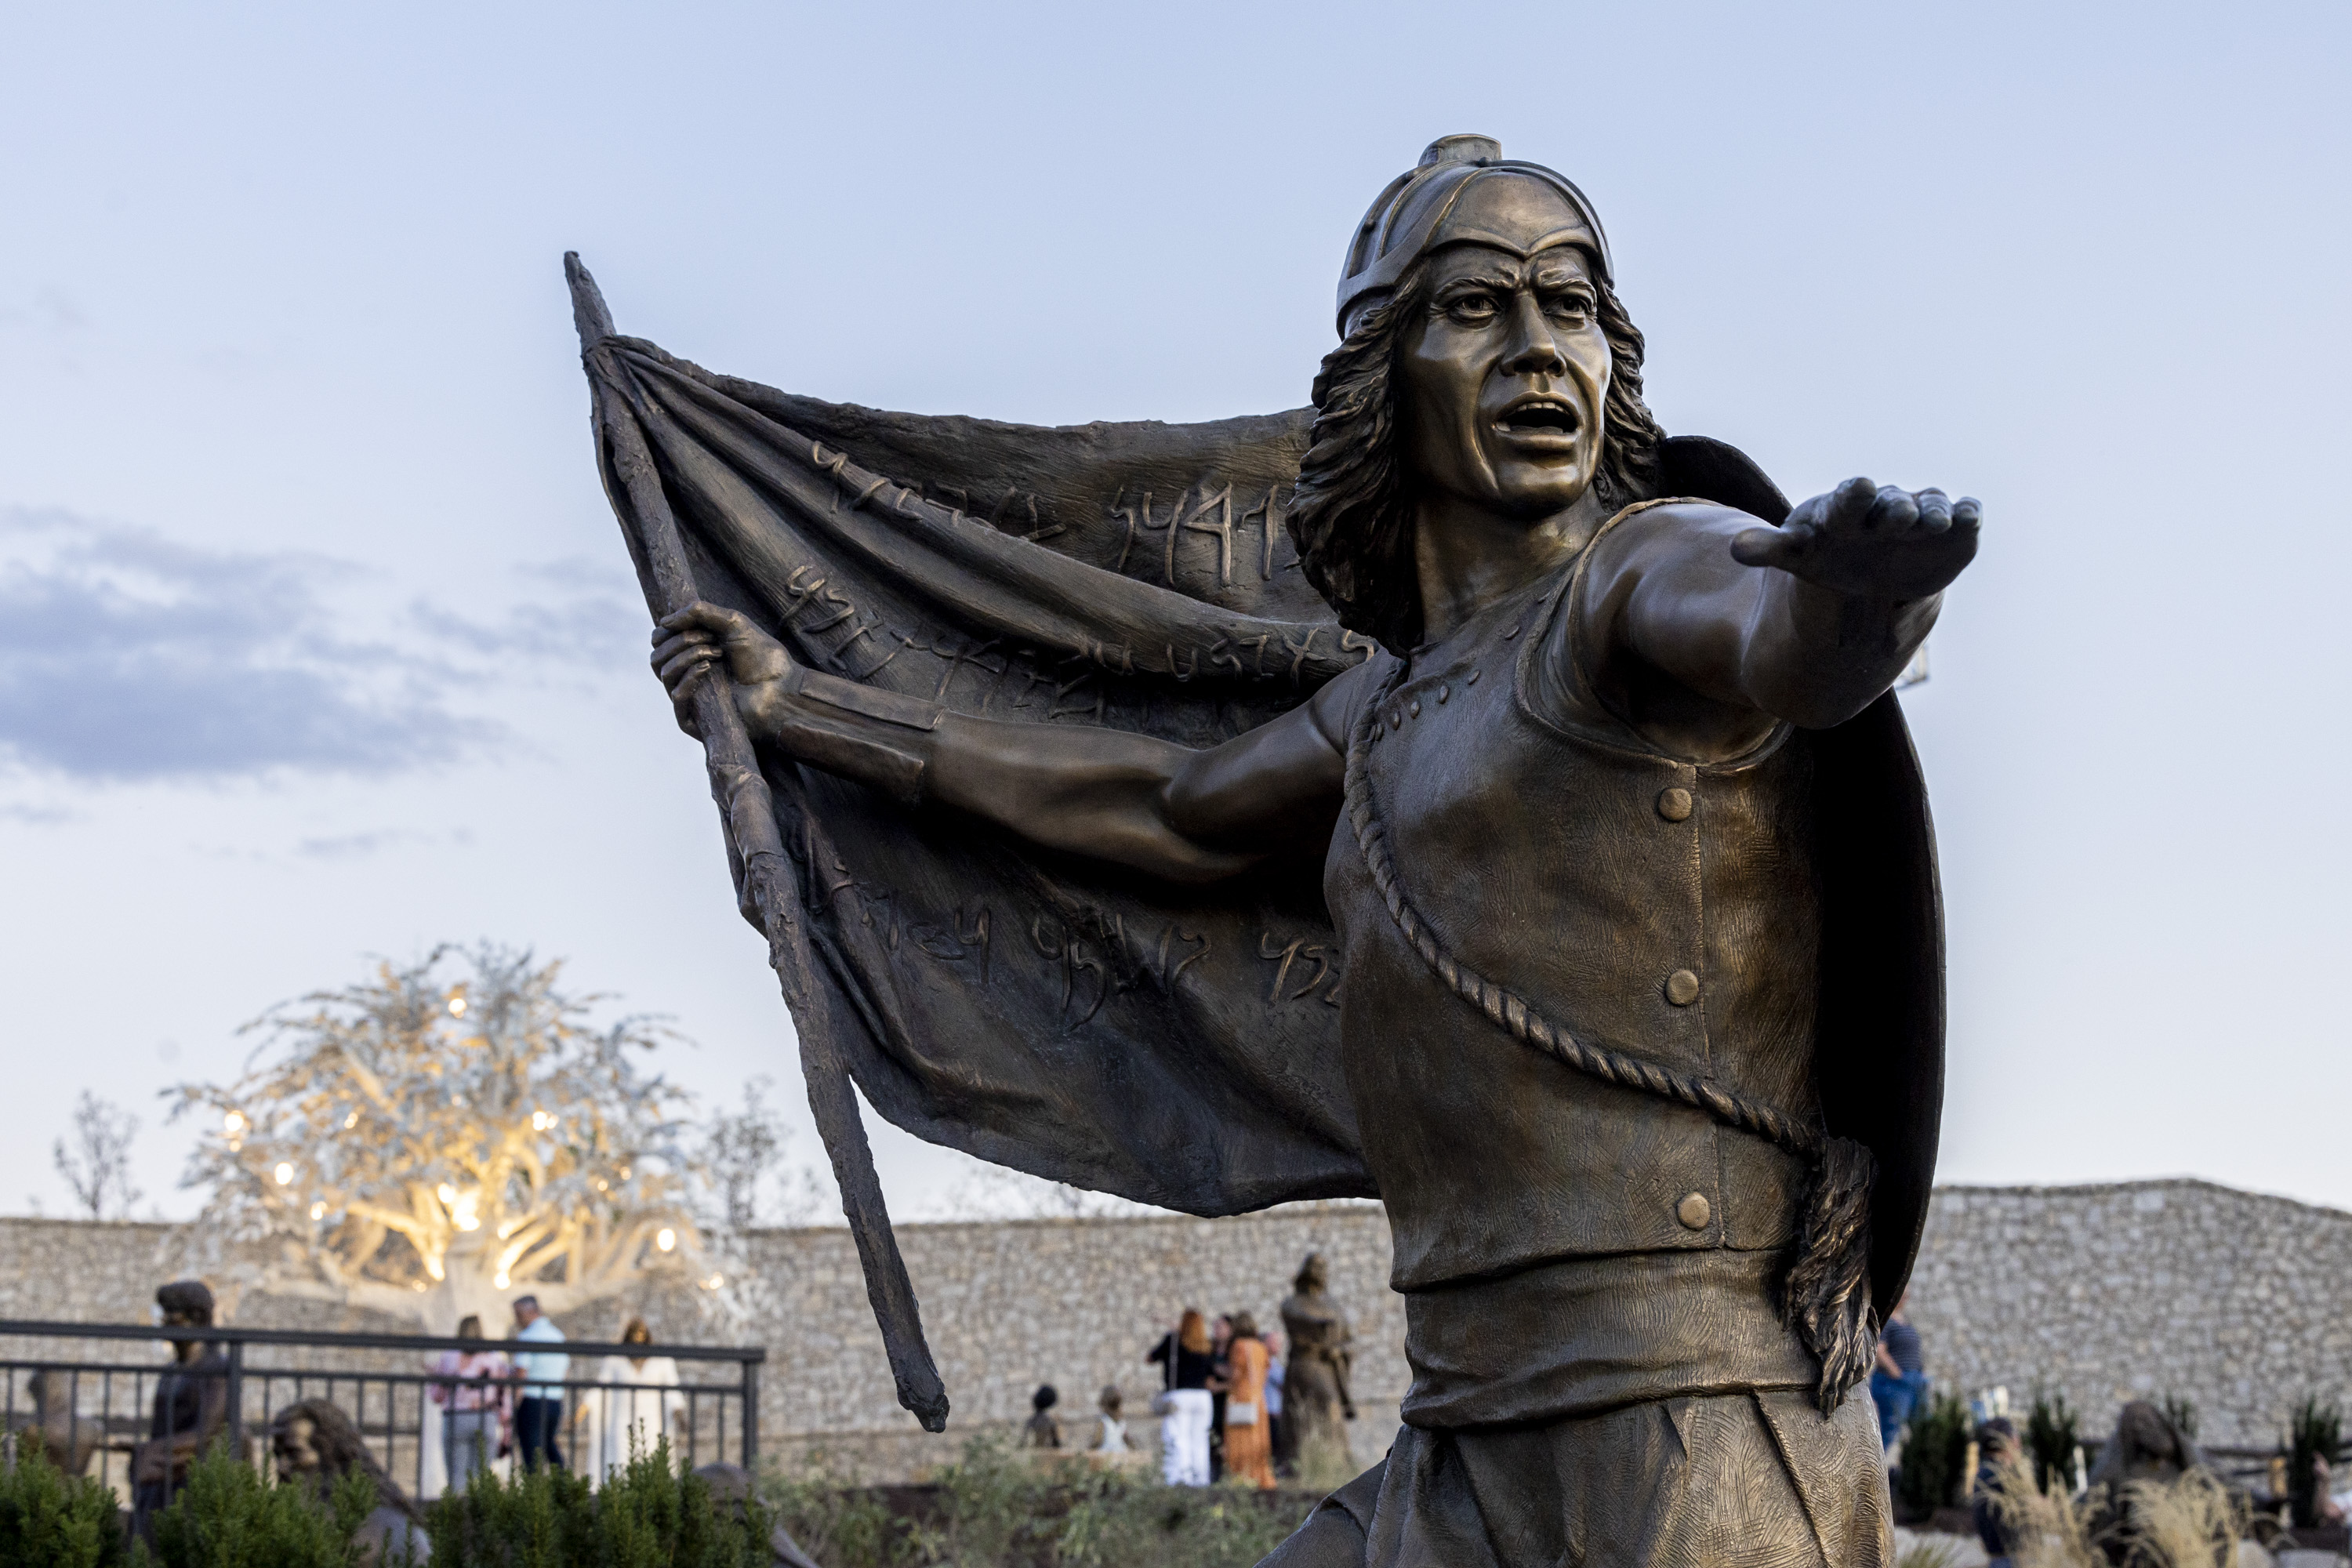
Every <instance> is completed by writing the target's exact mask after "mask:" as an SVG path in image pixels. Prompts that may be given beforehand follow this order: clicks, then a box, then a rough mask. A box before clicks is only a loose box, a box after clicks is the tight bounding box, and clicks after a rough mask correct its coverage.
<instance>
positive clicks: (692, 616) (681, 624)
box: [661, 599, 751, 636]
mask: <svg viewBox="0 0 2352 1568" xmlns="http://www.w3.org/2000/svg"><path fill="white" fill-rule="evenodd" d="M661 624H662V625H663V626H664V627H666V628H667V629H668V630H670V631H673V632H682V631H685V630H686V629H687V628H688V627H689V626H699V627H701V628H702V629H703V630H705V631H710V632H717V633H719V634H720V635H721V636H725V635H726V634H728V633H730V632H732V631H734V630H735V629H736V628H738V627H739V626H750V625H751V622H749V621H747V620H745V619H744V618H743V615H742V612H740V610H730V609H728V608H726V607H725V606H723V605H714V604H712V603H711V602H710V601H709V600H708V599H697V600H696V601H695V602H694V603H692V604H691V605H687V607H686V608H684V609H682V610H673V611H671V612H670V613H669V614H668V615H667V616H663V617H662V618H661Z"/></svg>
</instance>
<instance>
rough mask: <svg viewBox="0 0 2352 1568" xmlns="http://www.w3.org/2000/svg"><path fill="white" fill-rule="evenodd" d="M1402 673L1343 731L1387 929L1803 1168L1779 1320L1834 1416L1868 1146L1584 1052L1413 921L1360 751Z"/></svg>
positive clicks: (1857, 1289)
mask: <svg viewBox="0 0 2352 1568" xmlns="http://www.w3.org/2000/svg"><path fill="white" fill-rule="evenodd" d="M1407 671H1408V667H1407V665H1406V663H1405V661H1404V660H1402V659H1398V660H1396V661H1394V663H1393V665H1392V667H1391V669H1390V670H1389V673H1388V674H1387V676H1386V677H1384V678H1383V679H1381V684H1380V685H1379V686H1378V687H1377V688H1375V689H1374V690H1373V692H1372V695H1371V699H1370V700H1369V701H1368V702H1366V703H1365V704H1364V707H1363V710H1362V711H1361V712H1360V713H1359V714H1358V715H1357V716H1356V721H1355V723H1354V724H1353V725H1352V726H1350V728H1349V731H1348V757H1347V773H1346V783H1345V790H1346V795H1345V804H1346V810H1347V813H1348V826H1349V829H1350V830H1351V831H1352V832H1353V833H1354V834H1355V837H1356V848H1357V850H1358V852H1359V853H1360V854H1361V855H1362V857H1363V860H1364V869H1365V871H1366V872H1367V873H1369V874H1370V877H1371V879H1372V886H1373V888H1374V889H1376V890H1377V891H1378V892H1379V893H1380V895H1381V902H1382V903H1384V904H1385V905H1387V907H1388V911H1389V918H1390V919H1391V921H1395V923H1396V928H1397V931H1399V933H1400V934H1402V936H1403V937H1404V939H1405V942H1406V944H1407V945H1408V946H1410V947H1411V948H1412V950H1413V952H1417V953H1419V954H1420V955H1421V959H1422V962H1423V963H1425V964H1427V965H1428V966H1429V969H1430V972H1431V973H1433V974H1435V975H1436V976H1437V978H1438V979H1439V980H1440V981H1442V982H1444V985H1445V987H1446V989H1447V990H1449V991H1451V992H1453V993H1454V995H1455V996H1457V997H1459V998H1460V999H1461V1000H1462V1001H1463V1002H1465V1004H1467V1005H1470V1006H1472V1007H1474V1008H1475V1009H1477V1010H1478V1012H1480V1013H1481V1014H1483V1015H1485V1016H1486V1019H1487V1020H1488V1021H1489V1022H1490V1023H1493V1024H1495V1025H1496V1026H1499V1027H1501V1028H1504V1029H1506V1030H1508V1031H1509V1032H1510V1034H1511V1035H1512V1036H1513V1037H1516V1038H1517V1039H1519V1040H1521V1041H1524V1042H1525V1043H1526V1044H1528V1045H1529V1046H1532V1047H1535V1048H1536V1049H1537V1050H1538V1051H1541V1052H1542V1053H1543V1054H1544V1055H1546V1056H1548V1057H1549V1058H1552V1059H1553V1060H1555V1061H1557V1062H1559V1063H1560V1064H1561V1065H1563V1066H1565V1067H1567V1068H1570V1069H1571V1070H1573V1071H1576V1072H1580V1073H1582V1074H1584V1075H1585V1076H1586V1077H1588V1078H1595V1079H1600V1080H1601V1082H1603V1083H1613V1084H1616V1085H1619V1086H1620V1087H1622V1088H1625V1089H1636V1090H1639V1091H1640V1092H1643V1093H1645V1094H1650V1095H1654V1096H1656V1097H1657V1098H1659V1099H1661V1100H1673V1101H1675V1102H1676V1103H1677V1104H1681V1105H1687V1106H1689V1107H1691V1108H1692V1109H1694V1110H1699V1111H1703V1112H1705V1113H1706V1115H1708V1116H1710V1117H1712V1118H1713V1119H1714V1120H1715V1121H1718V1122H1720V1123H1721V1124H1722V1125H1724V1126H1726V1127H1730V1128H1735V1129H1737V1130H1738V1131H1742V1132H1747V1133H1750V1134H1752V1135H1754V1136H1756V1137H1759V1138H1762V1139H1764V1140H1765V1141H1767V1142H1770V1143H1772V1144H1773V1145H1774V1146H1776V1147H1778V1148H1781V1149H1785V1150H1787V1151H1788V1152H1790V1153H1791V1154H1795V1155H1797V1156H1799V1157H1800V1158H1801V1159H1803V1160H1806V1161H1807V1162H1809V1163H1811V1165H1812V1166H1813V1183H1812V1189H1811V1193H1810V1194H1808V1197H1807V1200H1806V1204H1805V1215H1804V1225H1803V1228H1802V1233H1801V1237H1800V1239H1799V1252H1798V1256H1797V1258H1796V1259H1795V1261H1794V1263H1793V1264H1792V1265H1791V1267H1790V1271H1789V1278H1788V1279H1787V1281H1786V1282H1785V1283H1784V1285H1783V1288H1782V1298H1783V1300H1782V1315H1783V1317H1784V1318H1786V1319H1787V1320H1788V1321H1790V1324H1791V1325H1792V1326H1793V1327H1795V1328H1796V1329H1797V1330H1798V1331H1799V1332H1800V1333H1801V1335H1802V1336H1803V1338H1804V1341H1805V1343H1806V1345H1807V1347H1808V1348H1809V1349H1811V1351H1812V1352H1813V1354H1814V1355H1815V1357H1816V1358H1818V1359H1819V1360H1820V1362H1821V1366H1822V1376H1821V1382H1820V1384H1819V1385H1818V1386H1817V1388H1816V1390H1815V1397H1816V1399H1817V1401H1818V1402H1819V1404H1820V1405H1821V1408H1822V1414H1823V1415H1829V1414H1830V1413H1831V1412H1832V1411H1834V1410H1835V1409H1836V1408H1837V1406H1838V1404H1839V1403H1840V1401H1842V1400H1843V1398H1844V1396H1845V1393H1846V1390H1847V1389H1849V1388H1851V1387H1852V1386H1853V1384H1855V1383H1857V1382H1859V1381H1860V1380H1861V1378H1862V1377H1863V1375H1864V1373H1867V1372H1868V1370H1869V1368H1870V1364H1871V1362H1872V1360H1873V1358H1874V1351H1875V1346H1876V1342H1877V1334H1876V1331H1875V1330H1874V1327H1873V1326H1872V1323H1871V1317H1872V1314H1871V1311H1870V1281H1869V1253H1870V1189H1871V1184H1872V1183H1873V1181H1874V1179H1875V1177H1876V1173H1877V1165H1876V1162H1875V1161H1874V1159H1873V1157H1872V1155H1871V1152H1870V1151H1869V1150H1868V1149H1866V1148H1864V1146H1863V1145H1862V1144H1860V1143H1857V1142H1853V1140H1851V1139H1845V1138H1832V1137H1830V1136H1828V1135H1827V1134H1826V1133H1825V1132H1823V1131H1820V1130H1819V1129H1817V1128H1814V1127H1812V1126H1811V1125H1808V1124H1806V1123H1804V1122H1801V1121H1798V1120H1797V1119H1796V1118H1794V1117H1791V1116H1790V1115H1789V1114H1788V1113H1787V1112H1786V1111H1783V1110H1780V1109H1779V1108H1777V1107H1775V1106H1771V1105H1767V1104H1764V1103H1762V1102H1761V1101H1759V1100H1750V1099H1748V1097H1746V1096H1745V1095H1741V1094H1738V1093H1736V1092H1735V1091H1733V1090H1731V1089H1727V1088H1726V1087H1725V1086H1724V1085H1723V1084H1721V1083H1719V1082H1717V1080H1716V1079H1712V1078H1707V1077H1706V1076H1704V1075H1701V1074H1695V1073H1678V1072H1675V1071H1672V1070H1671V1069H1669V1068H1664V1067H1661V1066H1660V1065H1658V1064H1657V1063H1656V1062H1653V1061H1647V1060H1644V1059H1643V1058H1640V1057H1636V1056H1630V1055H1628V1054H1626V1053H1625V1052H1623V1051H1613V1050H1608V1049H1605V1048H1602V1047H1596V1046H1589V1045H1586V1044H1585V1043H1583V1042H1582V1041H1580V1040H1579V1039H1577V1038H1576V1037H1575V1036H1573V1035H1571V1034H1570V1033H1569V1032H1568V1030H1566V1029H1564V1028H1562V1027H1560V1026H1559V1025H1558V1024H1555V1023H1553V1022H1552V1021H1551V1020H1549V1019H1548V1018H1546V1017H1544V1016H1543V1015H1542V1014H1540V1013H1538V1012H1537V1011H1536V1010H1535V1009H1534V1008H1533V1007H1531V1006H1529V1005H1528V1001H1527V999H1526V998H1525V997H1523V996H1521V995H1519V994H1517V992H1514V991H1512V990H1509V989H1508V988H1507V987H1505V986H1501V985H1497V984H1495V983H1494V982H1493V981H1491V980H1488V979H1487V978H1486V976H1484V975H1482V974H1480V973H1477V972H1476V971H1475V970H1474V969H1472V968H1470V967H1469V966H1468V965H1466V964H1465V963H1462V962H1461V961H1460V960H1458V959H1457V958H1455V957H1454V954H1453V953H1452V952H1449V951H1447V949H1446V947H1445V944H1444V943H1443V942H1440V941H1438V939H1437V935H1436V933H1435V932H1433V931H1431V930H1430V928H1429V922H1428V921H1424V920H1423V919H1422V918H1421V915H1420V914H1419V912H1418V911H1416V910H1414V908H1413V905H1412V899H1411V898H1410V897H1408V896H1407V894H1406V892H1405V890H1404V884H1403V881H1402V879H1400V878H1399V877H1398V875H1397V869H1396V862H1395V860H1394V859H1393V858H1391V856H1390V854H1389V843H1388V829H1387V827H1386V826H1385V825H1384V824H1382V823H1381V818H1380V812H1379V809H1378V807H1377V806H1376V805H1375V804H1374V803H1373V800H1372V787H1371V777H1370V765H1369V763H1368V760H1367V752H1369V750H1370V743H1371V740H1372V737H1373V735H1374V734H1375V732H1377V731H1378V730H1379V728H1380V725H1381V714H1382V713H1383V711H1384V710H1386V709H1387V707H1388V703H1389V700H1390V699H1391V697H1393V696H1394V695H1395V694H1396V689H1397V688H1398V687H1399V686H1400V685H1402V683H1403V681H1404V678H1405V676H1406V674H1407Z"/></svg>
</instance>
